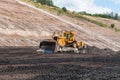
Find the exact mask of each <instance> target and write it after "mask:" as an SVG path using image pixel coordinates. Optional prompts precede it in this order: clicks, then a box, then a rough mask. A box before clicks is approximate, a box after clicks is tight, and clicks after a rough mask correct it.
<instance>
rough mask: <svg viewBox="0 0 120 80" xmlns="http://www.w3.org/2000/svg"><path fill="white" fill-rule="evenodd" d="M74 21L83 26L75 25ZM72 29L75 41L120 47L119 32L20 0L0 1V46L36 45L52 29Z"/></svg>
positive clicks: (119, 48) (99, 45)
mask: <svg viewBox="0 0 120 80" xmlns="http://www.w3.org/2000/svg"><path fill="white" fill-rule="evenodd" d="M75 22H80V23H84V24H85V25H76V24H75ZM68 29H70V30H73V31H75V32H76V38H77V39H78V40H82V41H85V42H86V43H87V44H89V45H93V46H97V47H99V48H110V49H112V50H120V34H119V33H116V32H114V31H113V30H110V29H105V28H100V27H99V26H96V25H94V24H92V23H89V22H87V21H82V20H70V19H68V18H65V17H64V18H63V17H58V16H56V15H52V14H50V13H48V12H46V11H44V10H41V9H38V8H35V7H33V6H31V5H28V4H26V3H23V2H21V1H19V0H12V1H11V0H1V1H0V36H1V37H0V41H1V43H0V45H1V46H37V45H38V44H39V40H41V39H42V38H49V37H46V36H49V35H50V34H51V32H53V31H61V30H68Z"/></svg>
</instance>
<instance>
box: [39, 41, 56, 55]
mask: <svg viewBox="0 0 120 80" xmlns="http://www.w3.org/2000/svg"><path fill="white" fill-rule="evenodd" d="M39 48H40V49H41V52H43V53H54V52H55V48H56V42H55V41H53V40H44V41H42V42H40V45H39Z"/></svg>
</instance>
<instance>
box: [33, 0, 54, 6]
mask: <svg viewBox="0 0 120 80" xmlns="http://www.w3.org/2000/svg"><path fill="white" fill-rule="evenodd" d="M33 1H35V2H39V3H41V4H43V5H48V6H54V5H53V1H52V0H33Z"/></svg>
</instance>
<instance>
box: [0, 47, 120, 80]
mask: <svg viewBox="0 0 120 80" xmlns="http://www.w3.org/2000/svg"><path fill="white" fill-rule="evenodd" d="M36 50H37V48H36V47H23V48H22V47H21V48H20V47H19V48H13V47H1V48H0V76H4V75H12V74H16V75H15V76H17V74H25V75H24V76H26V75H27V74H30V73H31V74H32V75H34V74H37V75H35V76H34V77H29V78H27V79H22V78H20V77H16V78H13V79H11V80H120V53H119V52H114V51H112V50H109V49H98V48H96V47H88V48H87V50H86V53H84V54H83V53H79V54H78V53H54V54H37V53H36ZM21 65H22V66H21ZM29 65H30V66H29ZM0 80H4V79H3V78H2V77H0ZM5 80H10V79H9V78H8V79H5Z"/></svg>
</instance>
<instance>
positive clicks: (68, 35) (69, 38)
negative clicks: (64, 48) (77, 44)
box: [64, 31, 74, 43]
mask: <svg viewBox="0 0 120 80" xmlns="http://www.w3.org/2000/svg"><path fill="white" fill-rule="evenodd" d="M64 36H65V37H66V42H68V43H71V42H73V41H74V32H72V31H66V32H65V33H64Z"/></svg>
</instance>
